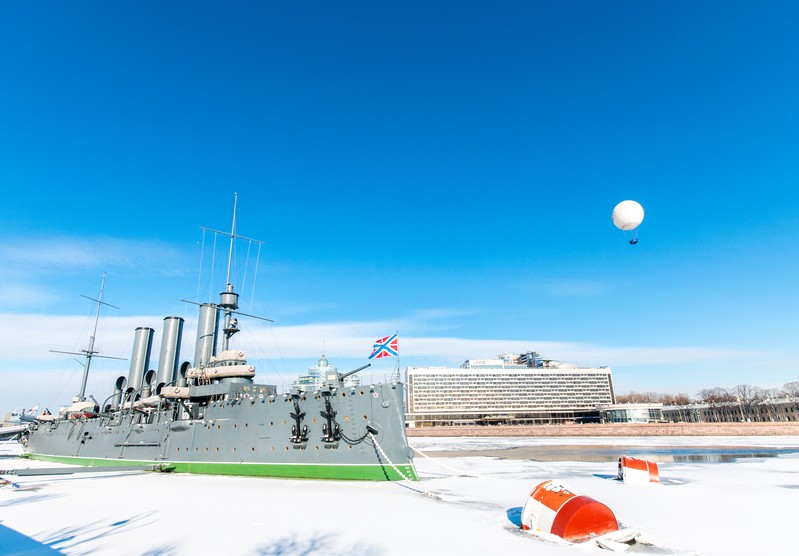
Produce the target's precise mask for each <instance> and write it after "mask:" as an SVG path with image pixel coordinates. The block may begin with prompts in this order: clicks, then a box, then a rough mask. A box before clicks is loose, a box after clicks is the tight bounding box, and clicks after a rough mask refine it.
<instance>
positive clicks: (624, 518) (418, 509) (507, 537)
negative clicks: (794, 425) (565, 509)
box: [0, 437, 799, 556]
mask: <svg viewBox="0 0 799 556" xmlns="http://www.w3.org/2000/svg"><path fill="white" fill-rule="evenodd" d="M410 443H411V445H412V446H414V447H416V448H418V449H421V450H423V451H424V452H425V453H426V454H428V455H429V456H431V458H432V459H430V458H425V457H421V456H417V458H416V465H417V469H418V471H419V475H420V477H421V481H420V482H416V483H404V482H403V483H387V482H355V481H353V482H339V481H313V480H284V479H266V478H243V477H218V476H203V475H176V474H161V473H150V472H144V473H142V472H129V473H121V472H116V471H114V470H113V469H108V470H107V472H103V473H91V474H85V473H84V474H74V475H51V476H15V475H4V478H5V479H7V480H10V481H13V482H14V483H15V484H16V485H17V487H16V488H14V487H12V486H10V485H7V486H4V487H2V488H0V525H2V526H4V527H6V528H9V529H12V530H14V531H17V532H19V533H22V534H24V535H27V536H28V537H31V538H33V539H35V540H36V541H38V542H40V543H44V544H45V545H48V546H51V547H52V548H54V549H56V550H59V551H61V552H63V553H65V554H92V553H94V554H105V553H114V554H119V555H123V554H160V555H180V554H210V553H220V554H261V555H277V554H280V555H284V556H292V555H301V554H302V555H313V554H351V555H407V554H438V555H448V554H454V555H471V554H475V555H477V554H480V555H485V554H504V555H516V554H519V555H521V554H525V555H528V554H536V555H566V556H568V555H570V554H571V555H580V554H612V552H608V551H606V550H602V549H600V548H599V547H597V546H596V544H595V543H583V544H575V545H568V544H559V543H556V542H546V541H544V540H541V539H538V538H535V537H533V536H532V535H530V534H528V533H524V532H522V531H521V530H519V528H518V514H519V511H520V509H521V507H522V506H523V505H524V502H525V501H526V499H527V497H528V495H529V493H530V491H531V490H532V489H533V487H535V486H536V485H537V484H538V483H540V482H542V481H544V480H547V479H557V480H562V481H566V482H568V483H569V484H570V485H573V486H574V487H575V488H577V489H579V490H580V491H581V492H582V493H583V494H586V495H588V496H590V497H592V498H594V499H596V500H598V501H601V502H602V503H604V504H606V505H607V506H609V507H610V508H611V509H612V510H613V512H614V513H615V515H616V517H617V518H618V520H619V521H620V523H621V524H622V525H623V526H626V527H635V528H640V529H641V530H642V531H643V532H644V533H645V534H646V535H647V536H648V537H650V538H652V539H655V540H656V541H657V542H658V543H659V544H661V545H663V546H667V547H669V548H670V549H673V551H672V552H665V553H677V554H704V555H714V554H719V555H722V554H723V555H735V554H741V555H751V554H794V553H795V552H796V541H795V537H796V535H795V531H794V521H795V509H796V508H797V507H799V438H797V437H759V438H751V437H746V438H743V437H720V438H708V437H680V438H673V437H670V438H665V437H658V438H643V439H642V438H560V439H557V438H555V439H553V438H480V439H476V438H440V439H439V438H411V439H410ZM547 445H549V446H558V445H560V446H563V445H570V446H572V445H573V446H584V449H585V450H590V449H591V448H590V447H592V446H604V447H622V446H632V445H634V446H651V447H657V446H757V447H762V448H791V449H796V450H797V452H796V453H789V454H784V455H780V456H778V457H758V458H741V459H737V460H736V461H735V462H733V463H674V462H669V461H663V459H668V458H661V461H660V463H659V467H660V476H661V480H662V481H663V484H661V485H641V486H638V485H624V484H621V483H619V482H618V481H614V480H611V479H609V477H611V476H614V475H615V474H616V464H615V462H591V461H530V460H526V459H500V458H497V457H493V456H492V453H494V451H495V450H503V449H508V448H514V447H525V446H526V447H530V446H547ZM447 450H449V451H451V450H468V451H473V450H482V451H484V452H485V456H472V455H470V456H468V457H438V456H442V455H444V454H443V453H441V452H442V451H447ZM618 455H621V452H619V454H618ZM54 466H55V465H54V464H49V463H43V462H36V461H27V460H22V459H20V458H16V457H11V456H6V457H4V458H3V459H0V467H2V468H3V469H15V468H25V467H54ZM419 491H427V492H428V493H430V494H431V495H432V496H424V495H422V494H420V492H419ZM433 496H435V497H437V498H438V499H436V498H434V497H433ZM4 543H7V541H6V540H4V536H3V533H2V531H0V553H4V554H6V553H13V547H10V546H8V545H7V544H4ZM636 548H637V547H636ZM659 553H660V554H663V553H664V552H662V551H661V552H659Z"/></svg>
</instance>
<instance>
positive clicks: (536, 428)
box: [407, 422, 799, 437]
mask: <svg viewBox="0 0 799 556" xmlns="http://www.w3.org/2000/svg"><path fill="white" fill-rule="evenodd" d="M407 432H408V436H410V437H462V436H478V437H491V436H537V437H550V436H567V437H568V436H799V422H790V423H614V424H586V425H527V426H525V425H519V426H482V427H419V428H409V429H407Z"/></svg>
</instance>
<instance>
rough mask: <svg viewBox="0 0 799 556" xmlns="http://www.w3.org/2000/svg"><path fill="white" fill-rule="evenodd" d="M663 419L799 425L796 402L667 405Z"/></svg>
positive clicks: (681, 421) (764, 401) (690, 421)
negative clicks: (790, 423)
mask: <svg viewBox="0 0 799 556" xmlns="http://www.w3.org/2000/svg"><path fill="white" fill-rule="evenodd" d="M663 418H664V419H665V420H666V421H668V422H670V423H736V422H750V423H782V422H796V421H799V398H788V397H786V398H773V399H767V400H759V401H755V402H750V403H748V404H744V403H740V402H719V403H697V404H689V405H667V406H664V407H663Z"/></svg>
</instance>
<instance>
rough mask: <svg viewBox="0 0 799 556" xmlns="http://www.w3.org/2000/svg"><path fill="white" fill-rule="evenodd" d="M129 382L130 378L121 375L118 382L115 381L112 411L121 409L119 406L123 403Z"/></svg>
mask: <svg viewBox="0 0 799 556" xmlns="http://www.w3.org/2000/svg"><path fill="white" fill-rule="evenodd" d="M127 382H128V379H127V378H125V377H124V376H121V377H119V378H118V379H117V381H116V383H114V395H113V396H111V409H112V411H116V410H117V409H119V406H120V405H122V394H124V393H125V385H126V384H127Z"/></svg>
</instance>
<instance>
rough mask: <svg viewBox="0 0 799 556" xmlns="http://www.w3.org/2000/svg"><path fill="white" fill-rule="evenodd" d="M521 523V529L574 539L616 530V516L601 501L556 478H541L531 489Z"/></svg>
mask: <svg viewBox="0 0 799 556" xmlns="http://www.w3.org/2000/svg"><path fill="white" fill-rule="evenodd" d="M521 522H522V529H524V530H525V531H531V532H533V533H548V534H552V535H557V536H558V537H561V538H564V539H566V540H568V541H577V542H579V541H584V540H587V539H589V538H591V537H595V536H597V535H604V534H606V533H612V532H613V531H618V530H619V524H618V522H617V521H616V516H615V515H614V514H613V512H612V511H611V510H610V508H608V507H607V506H606V505H605V504H603V503H601V502H597V501H596V500H594V499H593V498H590V497H588V496H585V495H582V494H579V493H578V492H577V491H576V490H575V489H573V488H571V487H569V486H567V485H565V484H564V483H560V482H556V481H544V482H543V483H541V484H539V485H538V486H537V487H535V488H534V489H533V491H532V492H531V493H530V497H529V498H528V499H527V501H526V502H525V504H524V509H523V510H522V519H521Z"/></svg>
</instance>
